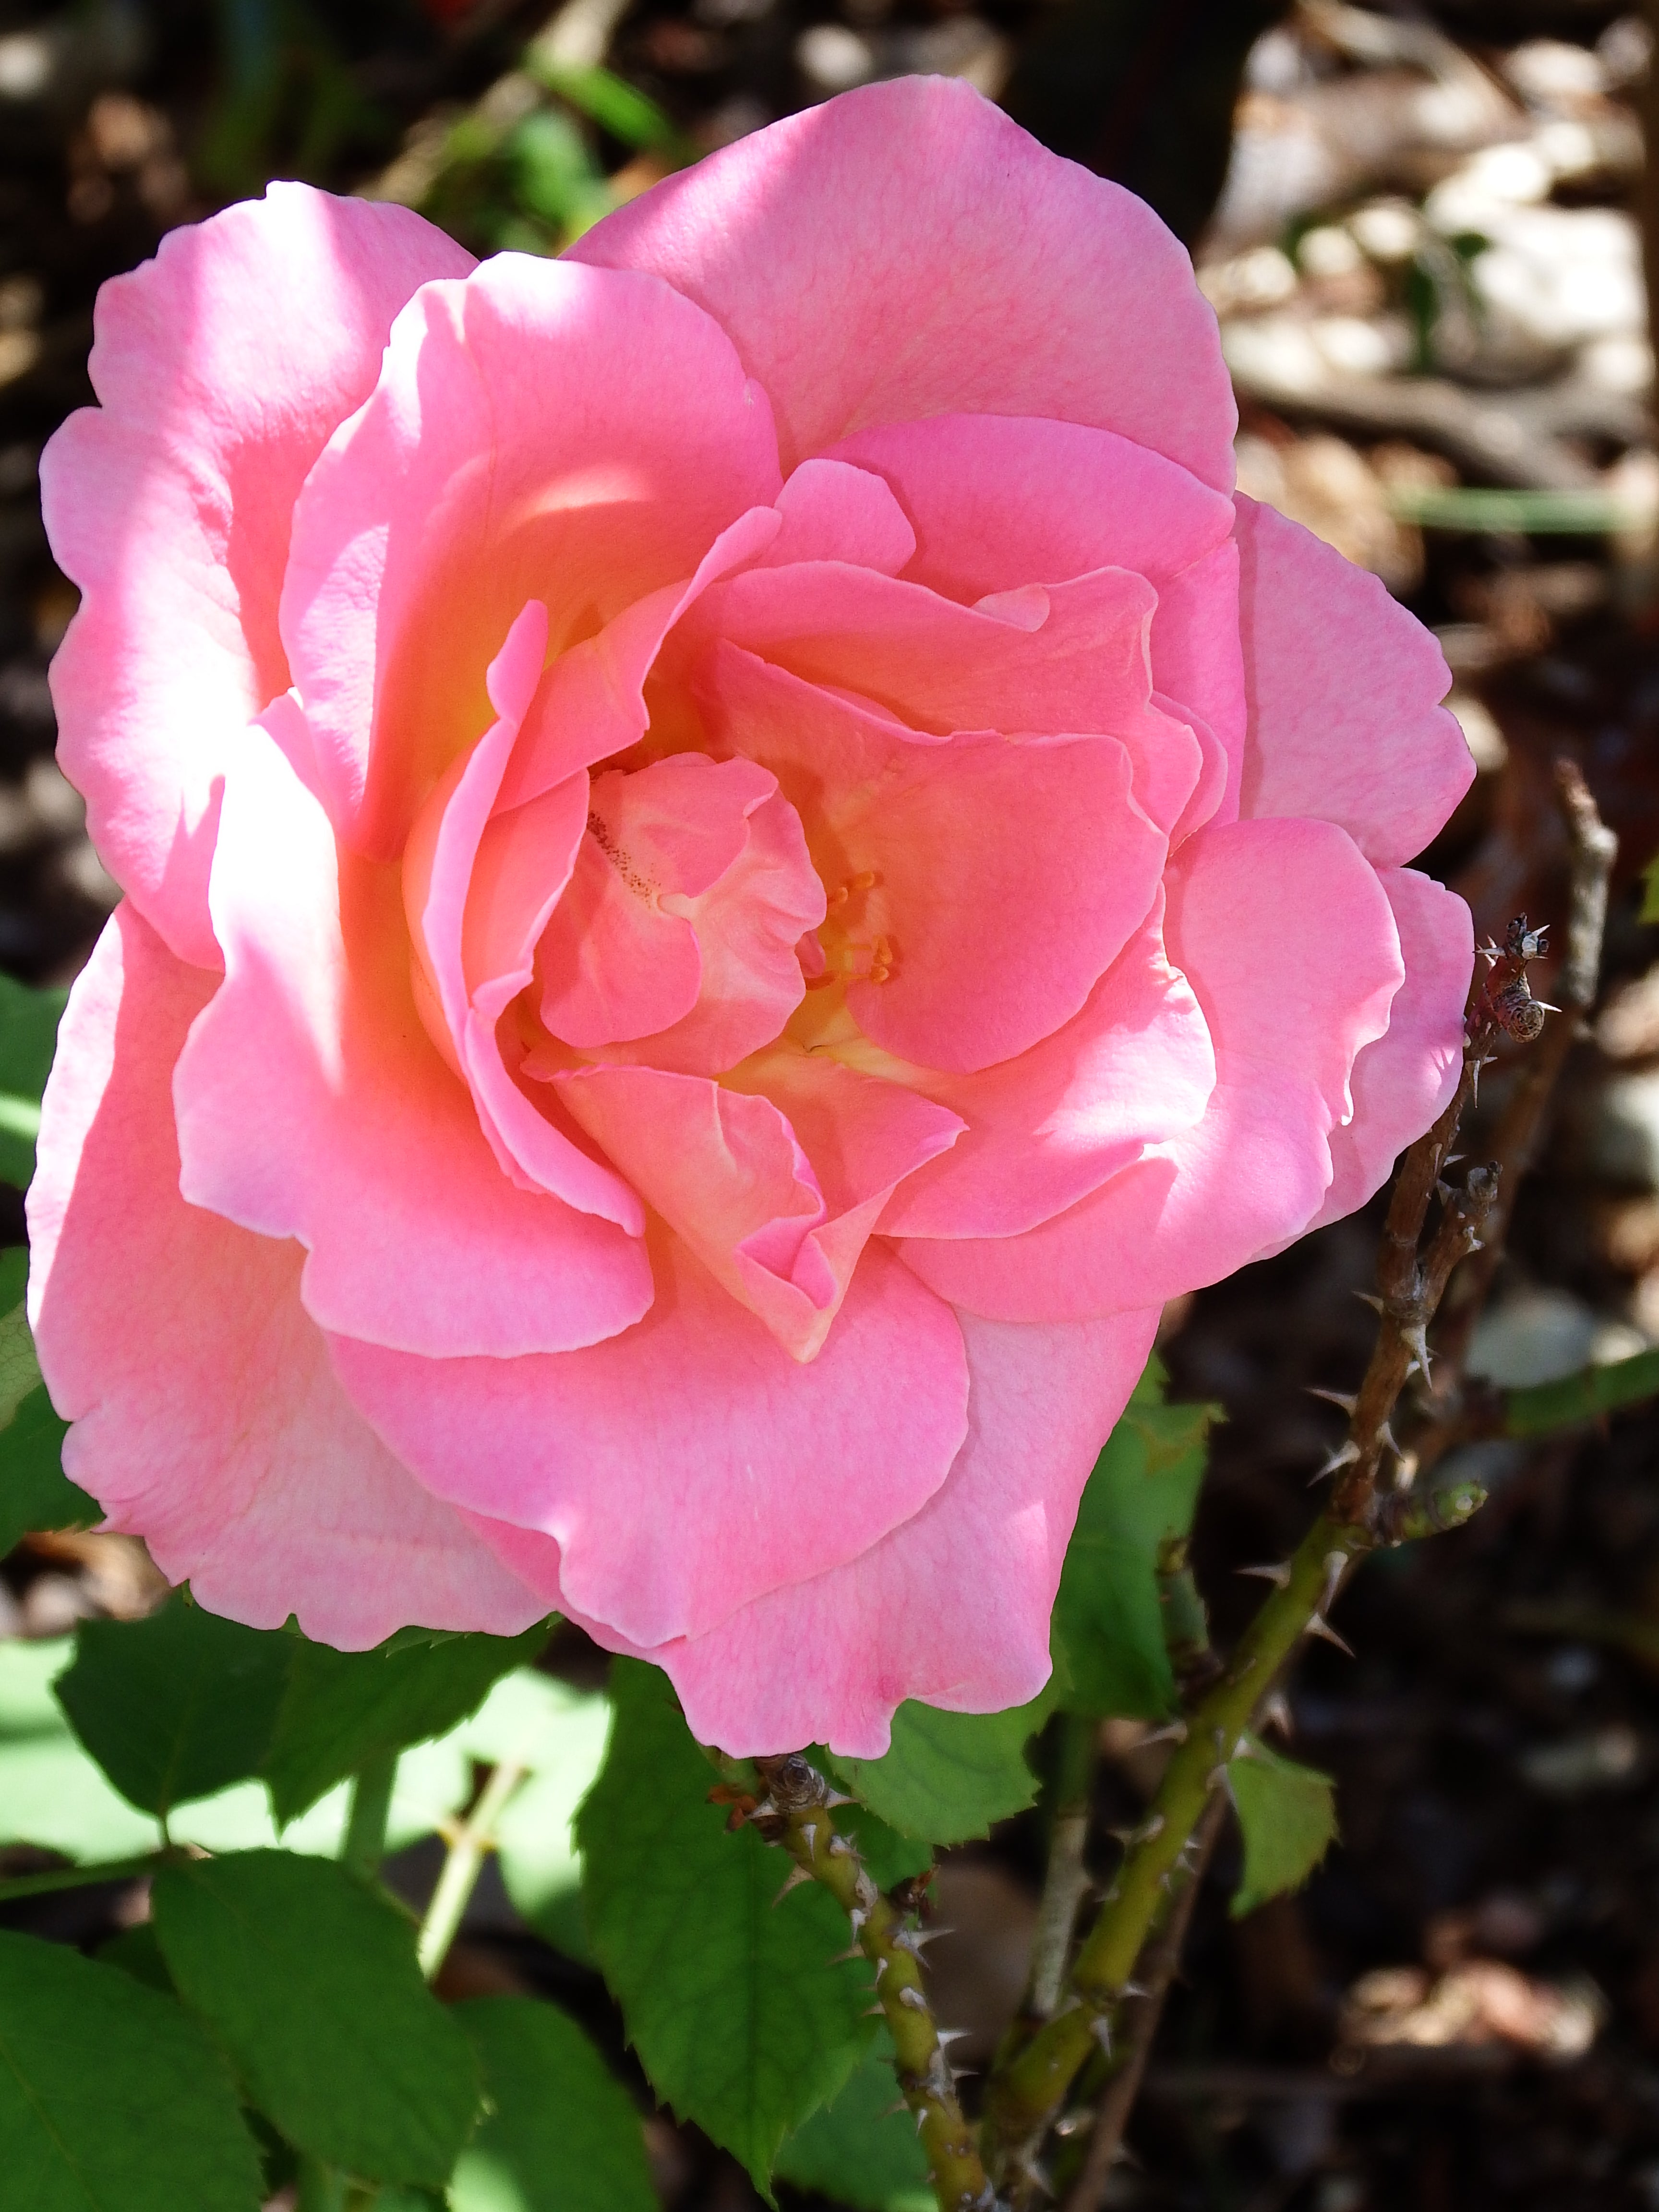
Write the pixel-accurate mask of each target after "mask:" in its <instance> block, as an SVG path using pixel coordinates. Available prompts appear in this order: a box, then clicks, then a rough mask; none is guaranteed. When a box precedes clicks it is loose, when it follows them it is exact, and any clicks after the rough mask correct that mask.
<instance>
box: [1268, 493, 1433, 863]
mask: <svg viewBox="0 0 1659 2212" xmlns="http://www.w3.org/2000/svg"><path fill="white" fill-rule="evenodd" d="M1237 507H1238V544H1239V550H1240V553H1241V556H1242V557H1243V574H1242V576H1241V580H1240V604H1241V610H1242V614H1243V635H1244V682H1245V690H1246V692H1247V694H1248V696H1249V711H1250V726H1249V742H1248V744H1247V747H1246V751H1245V757H1244V775H1243V788H1242V791H1241V794H1240V799H1239V811H1240V813H1241V814H1245V815H1256V816H1261V815H1292V816H1301V817H1310V818H1312V819H1313V820H1315V821H1321V822H1336V823H1340V825H1341V826H1342V828H1343V829H1346V831H1347V832H1348V835H1349V836H1351V837H1352V839H1353V841H1354V842H1355V844H1357V845H1358V848H1359V849H1360V851H1361V852H1362V853H1364V855H1365V857H1366V859H1367V860H1370V861H1372V862H1374V863H1375V865H1376V866H1377V867H1379V868H1392V867H1398V866H1400V865H1401V863H1402V862H1403V861H1406V860H1410V859H1411V858H1412V857H1413V854H1417V853H1420V852H1421V851H1422V849H1423V848H1424V847H1425V845H1426V844H1427V843H1428V842H1429V840H1430V839H1431V837H1432V836H1434V835H1435V834H1436V832H1437V830H1438V829H1441V827H1442V826H1443V823H1445V820H1446V817H1448V816H1449V814H1450V812H1451V811H1452V809H1453V807H1454V806H1455V805H1456V804H1457V802H1458V800H1459V799H1461V798H1462V796H1463V793H1465V792H1466V791H1467V790H1468V787H1469V786H1470V784H1471V783H1473V782H1474V761H1473V760H1471V759H1470V757H1469V749H1468V745H1467V744H1465V743H1464V739H1463V732H1462V730H1461V729H1459V727H1458V726H1457V720H1456V717H1455V715H1453V714H1449V713H1448V712H1447V711H1446V709H1445V708H1443V707H1442V706H1440V705H1439V704H1438V703H1437V702H1438V701H1440V700H1442V699H1443V698H1444V697H1445V696H1446V693H1447V691H1448V690H1449V688H1450V684H1451V677H1450V675H1449V673H1448V671H1447V668H1446V663H1445V659H1444V658H1443V655H1442V653H1441V651H1440V647H1438V645H1437V644H1436V642H1435V641H1434V638H1433V635H1431V632H1430V631H1428V630H1426V629H1424V627H1423V625H1422V623H1419V621H1417V620H1416V618H1415V617H1413V616H1412V615H1409V614H1407V611H1406V610H1405V609H1404V608H1403V607H1401V606H1398V605H1395V601H1394V600H1393V599H1390V598H1389V594H1388V592H1387V590H1386V588H1385V587H1384V586H1383V585H1382V584H1381V583H1379V582H1378V580H1377V579H1376V577H1375V576H1373V575H1370V574H1368V573H1367V572H1366V571H1365V570H1364V568H1355V567H1354V565H1353V563H1352V562H1350V561H1345V560H1344V559H1343V557H1342V556H1341V555H1340V553H1336V552H1334V551H1333V550H1332V549H1331V548H1330V547H1329V546H1328V545H1327V544H1324V543H1323V542H1322V540H1321V539H1319V538H1316V537H1315V536H1314V534H1313V532H1311V531H1309V530H1304V528H1303V527H1302V525H1301V524H1300V523H1299V522H1291V521H1289V520H1286V518H1285V516H1284V515H1282V514H1279V513H1276V512H1275V510H1274V509H1273V508H1272V507H1259V506H1258V505H1257V504H1256V502H1255V501H1254V500H1251V499H1246V498H1244V497H1243V495H1240V497H1239V499H1238V501H1237Z"/></svg>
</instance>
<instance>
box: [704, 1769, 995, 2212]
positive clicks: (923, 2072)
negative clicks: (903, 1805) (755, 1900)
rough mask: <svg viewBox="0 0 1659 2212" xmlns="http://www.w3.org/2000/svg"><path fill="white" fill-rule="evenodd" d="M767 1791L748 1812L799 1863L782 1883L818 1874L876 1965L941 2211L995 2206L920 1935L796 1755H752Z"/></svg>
mask: <svg viewBox="0 0 1659 2212" xmlns="http://www.w3.org/2000/svg"><path fill="white" fill-rule="evenodd" d="M755 1764H756V1766H757V1769H758V1770H759V1772H760V1775H761V1778H762V1780H763V1783H764V1784H765V1786H766V1789H767V1791H768V1793H769V1794H768V1796H766V1798H765V1799H763V1801H762V1802H761V1803H760V1804H759V1805H758V1806H757V1807H756V1808H754V1809H753V1810H752V1811H751V1812H750V1813H749V1814H747V1818H748V1819H749V1820H750V1821H751V1822H752V1823H753V1825H754V1826H756V1827H757V1828H758V1829H759V1830H760V1831H761V1832H762V1834H763V1835H764V1836H766V1837H767V1838H768V1840H769V1841H770V1842H773V1843H777V1844H782V1846H783V1848H784V1849H785V1850H787V1852H788V1854H789V1856H790V1857H791V1858H792V1859H793V1861H794V1863H795V1870H794V1871H793V1873H792V1874H791V1875H790V1877H789V1881H788V1882H787V1883H786V1885H785V1887H786V1888H787V1887H793V1884H794V1883H795V1882H797V1881H807V1880H811V1881H817V1882H821V1883H822V1884H823V1887H825V1888H826V1889H827V1890H828V1891H829V1893H830V1895H831V1896H832V1897H833V1898H834V1899H836V1903H837V1904H838V1905H840V1906H841V1908H842V1911H844V1912H845V1913H846V1915H847V1917H848V1922H849V1923H850V1925H851V1928H852V1931H853V1938H854V1942H855V1943H856V1945H857V1947H858V1948H859V1949H860V1951H861V1952H862V1953H863V1954H864V1956H865V1957H866V1959H867V1960H869V1961H870V1963H871V1965H872V1966H873V1967H874V1968H875V1970H876V1989H875V1993H876V1996H877V1998H878V2001H879V2003H880V2006H881V2009H882V2012H883V2014H884V2016H885V2019H886V2021H887V2027H888V2032H889V2033H890V2035H891V2037H892V2039H893V2052H894V2063H895V2066H896V2070H897V2074H898V2083H899V2087H900V2090H901V2091H902V2093H903V2097H904V2101H905V2103H906V2104H907V2105H908V2106H909V2108H910V2111H911V2112H913V2113H914V2114H915V2122H916V2132H917V2134H918V2135H919V2136H921V2146H922V2148H923V2150H924V2151H925V2152H926V2154H927V2166H928V2173H929V2179H930V2180H931V2182H932V2184H933V2196H934V2199H935V2201H936V2203H938V2205H939V2212H994V2208H995V2205H996V2197H995V2195H994V2191H993V2190H992V2188H991V2185H990V2184H989V2183H988V2182H987V2179H986V2178H985V2168H984V2166H983V2165H982V2164H981V2160H980V2155H979V2151H978V2148H977V2146H976V2145H975V2140H974V2130H973V2129H972V2128H971V2127H970V2126H969V2124H968V2122H967V2121H966V2120H965V2119H964V2118H963V2112H962V2106H961V2105H960V2103H959V2102H958V2101H957V2091H956V2077H955V2075H953V2074H952V2073H951V2067H950V2064H949V2062H948V2061H947V2059H946V2057H945V2046H944V2045H943V2044H942V2043H941V2041H940V2039H939V2029H938V2027H937V2026H936V2024H935V2022H934V2020H933V2012H932V2009H931V2008H930V2007H929V2005H928V2002H927V1996H925V1994H924V1993H923V1990H922V1986H921V1958H920V1955H919V1954H920V1952H921V1945H922V1942H924V1941H925V1940H926V1939H925V1938H924V1937H923V1936H921V1935H920V1934H919V1932H918V1931H917V1930H916V1929H914V1928H912V1927H910V1926H908V1919H909V1917H910V1916H909V1914H908V1911H906V1910H904V1909H903V1908H902V1905H901V1904H900V1903H899V1902H898V1901H897V1900H896V1898H889V1897H884V1896H883V1894H882V1893H881V1891H880V1890H879V1889H878V1887H876V1884H875V1882H874V1881H873V1880H872V1877H871V1875H870V1873H869V1870H868V1869H867V1868H866V1866H865V1864H864V1862H863V1860H862V1858H861V1857H860V1855H859V1851H858V1848H857V1846H856V1844H854V1842H853V1841H852V1839H851V1838H849V1837H847V1836H842V1835H838V1834H837V1833H836V1824H835V1818H834V1810H835V1806H836V1804H846V1803H847V1802H849V1801H848V1799H846V1798H842V1797H836V1796H834V1793H833V1792H832V1791H831V1790H830V1789H829V1784H827V1783H826V1782H825V1780H824V1778H823V1776H822V1775H821V1774H820V1773H819V1772H818V1771H817V1769H816V1767H813V1766H811V1765H809V1764H808V1762H807V1761H806V1760H805V1759H802V1758H799V1757H798V1756H796V1757H791V1758H787V1759H757V1760H756V1762H755Z"/></svg>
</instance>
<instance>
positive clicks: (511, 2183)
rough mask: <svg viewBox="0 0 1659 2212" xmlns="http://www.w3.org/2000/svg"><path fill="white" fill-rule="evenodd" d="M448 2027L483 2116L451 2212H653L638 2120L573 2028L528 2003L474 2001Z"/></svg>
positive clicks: (464, 2156) (458, 2173)
mask: <svg viewBox="0 0 1659 2212" xmlns="http://www.w3.org/2000/svg"><path fill="white" fill-rule="evenodd" d="M455 2018H456V2019H457V2020H458V2021H459V2022H460V2024H461V2027H463V2028H464V2029H465V2033H466V2034H467V2036H468V2038H469V2039H470V2040H471V2045H472V2048H473V2051H474V2052H475V2053H476V2055H477V2060H478V2066H479V2071H480V2072H481V2074H482V2075H483V2085H484V2096H485V2100H486V2109H485V2117H484V2118H483V2121H482V2123H481V2124H480V2125H479V2127H478V2130H477V2133H476V2135H475V2136H473V2138H472V2140H471V2142H470V2143H469V2144H468V2145H467V2147H466V2148H465V2150H464V2151H463V2152H462V2153H461V2157H460V2163H459V2166H457V2167H456V2169H455V2178H454V2179H453V2182H452V2183H451V2184H450V2190H449V2202H450V2205H451V2207H452V2212H656V2208H657V2195H656V2191H655V2190H654V2189H653V2187H652V2185H651V2171H650V2168H649V2166H647V2163H646V2157H645V2141H644V2137H643V2136H642V2134H641V2129H640V2116H639V2114H638V2113H637V2112H635V2109H634V2106H633V2104H632V2102H631V2100H629V2095H628V2093H627V2092H626V2090H624V2089H623V2087H622V2084H621V2083H620V2082H619V2081H617V2080H615V2079H614V2077H613V2076H612V2075H611V2072H610V2070H609V2069H608V2068H607V2067H606V2066H605V2062H604V2060H603V2059H602V2058H601V2057H599V2053H598V2051H595V2050H594V2048H593V2046H592V2044H591V2043H590V2042H589V2041H588V2039H587V2038H586V2036H585V2035H584V2034H583V2033H582V2032H581V2030H580V2028H579V2027H577V2026H576V2024H575V2022H574V2021H571V2020H568V2019H567V2018H566V2017H565V2015H564V2014H563V2013H562V2012H559V2011H556V2009H555V2008H554V2007H553V2006H551V2005H548V2004H540V2003H538V2002H537V2001H536V2000H535V1999H534V1998H533V1997H475V1998H474V1999H472V2000H471V2002H469V2003H466V2004H462V2005H458V2006H457V2007H456V2008H455Z"/></svg>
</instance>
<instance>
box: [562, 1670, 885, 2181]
mask: <svg viewBox="0 0 1659 2212" xmlns="http://www.w3.org/2000/svg"><path fill="white" fill-rule="evenodd" d="M611 1692H612V1696H613V1698H614V1699H615V1702H616V1718H615V1721H614V1723H613V1725H612V1731H611V1745H610V1749H609V1751H608V1753H607V1755H606V1758H605V1768H604V1771H603V1772H602V1773H601V1774H600V1776H599V1781H598V1782H597V1783H596V1784H594V1786H593V1789H592V1792H591V1794H590V1795H589V1796H588V1798H587V1801H586V1804H584V1806H583V1807H582V1809H581V1812H580V1814H579V1816H578V1818H577V1823H576V1832H577V1837H578V1840H579V1842H580V1845H581V1851H582V1865H583V1887H584V1894H585V1899H586V1907H587V1919H588V1927H589V1929H590V1931H591V1933H592V1941H593V1948H594V1950H595V1952H596V1953H597V1954H598V1956H599V1963H600V1965H601V1966H602V1967H603V1968H604V1970H605V1979H606V1981H607V1982H608V1983H609V1984H610V1985H611V1990H612V1991H613V1993H614V1994H615V1995H616V1996H617V1999H618V2000H619V2002H620V2003H621V2005H622V2008H623V2019H624V2021H626V2023H627V2027H628V2033H629V2040H630V2041H631V2042H632V2043H633V2045H634V2047H635V2050H636V2051H638V2053H639V2055H640V2057H641V2060H642V2061H643V2063H644V2065H645V2069H646V2071H647V2074H648V2075H650V2077H651V2080H652V2083H653V2086H654V2087H655V2088H656V2090H657V2093H658V2094H659V2096H660V2097H661V2098H662V2099H663V2100H664V2101H665V2103H667V2104H669V2105H671V2106H673V2108H674V2110H675V2111H676V2112H678V2113H679V2114H680V2115H681V2117H682V2118H685V2119H689V2120H694V2121H695V2122H696V2124H697V2125H698V2126H699V2127H701V2128H702V2130H703V2131H704V2133H705V2134H707V2135H708V2136H712V2137H713V2138H714V2141H715V2142H718V2143H721V2144H723V2145H724V2146H725V2147H726V2148H727V2149H728V2150H730V2151H732V2153H733V2154H734V2155H735V2156H736V2157H738V2159H740V2160H742V2162H743V2163H744V2166H747V2167H748V2169H749V2171H750V2174H751V2175H752V2176H753V2177H754V2179H755V2181H756V2184H757V2186H758V2187H759V2188H761V2189H762V2190H763V2191H764V2190H765V2189H766V2187H767V2184H768V2177H769V2174H770V2172H771V2168H772V2161H773V2159H774V2157H775V2154H776V2151H777V2148H778V2145H779V2143H780V2142H781V2141H782V2139H783V2137H784V2136H785V2135H786V2134H787V2132H788V2131H789V2130H791V2129H793V2128H796V2127H799V2124H800V2123H801V2122H802V2121H803V2120H804V2119H805V2118H806V2116H807V2114H808V2113H809V2112H811V2111H812V2109H813V2108H814V2106H817V2105H818V2104H820V2103H822V2102H823V2100H825V2099H827V2098H829V2097H833V2096H834V2095H835V2094H836V2091H837V2090H839V2088H840V2087H841V2086H842V2082H843V2081H845V2080H846V2079H847V2076H848V2074H849V2073H850V2072H851V2070H852V2069H853V2067H854V2064H855V2063H857V2060H858V2057H859V2055H860V2052H861V2051H863V2049H864V2048H865V2046H866V2044H867V2043H868V2041H869V2039H870V2034H871V2025H870V2022H869V2021H867V2020H865V2019H864V2018H862V2017H861V2015H863V2013H864V2011H865V2009H866V2006H867V2005H868V2004H869V2002H870V1997H869V1973H868V1970H867V1969H866V1968H865V1967H864V1966H861V1965H860V1964H858V1963H855V1962H851V1961H848V1962H847V1963H844V1964H842V1965H832V1964H831V1963H830V1961H831V1959H832V1957H833V1956H834V1954H836V1953H837V1952H840V1951H842V1950H844V1949H845V1948H846V1945H847V1923H846V1921H845V1920H844V1918H843V1917H842V1914H841V1911H840V1910H839V1908H838V1907H837V1906H836V1904H835V1902H834V1900H833V1899H831V1898H830V1896H829V1893H828V1892H827V1891H825V1890H823V1889H820V1888H818V1887H817V1886H816V1885H814V1884H811V1883H809V1884H807V1885H806V1886H805V1887H800V1888H797V1889H793V1890H792V1891H791V1892H790V1893H789V1894H788V1895H787V1897H782V1898H780V1892H781V1889H782V1887H783V1884H784V1881H785V1878H786V1877H787V1874H788V1872H789V1861H788V1859H787V1857H785V1856H784V1854H783V1853H782V1852H781V1851H780V1850H775V1849H772V1848H769V1846H768V1845H767V1844H763V1842H762V1840H761V1838H760V1837H759V1836H758V1834H757V1832H755V1830H754V1829H753V1828H752V1827H744V1828H740V1829H738V1831H737V1832H735V1833H728V1832H727V1831H726V1814H724V1812H723V1811H722V1810H721V1808H720V1807H719V1806H717V1805H711V1804H710V1803H709V1802H708V1792H709V1790H711V1789H712V1788H713V1786H714V1781H715V1775H714V1769H713V1767H712V1766H710V1765H709V1764H708V1761H707V1760H706V1759H704V1758H703V1756H702V1753H701V1752H700V1751H699V1750H698V1748H697V1747H696V1743H695V1742H694V1741H692V1738H691V1735H690V1731H689V1730H688V1729H687V1728H686V1725H685V1723H684V1720H683V1719H682V1718H681V1717H680V1712H679V1708H678V1705H677V1704H676V1703H675V1700H674V1693H673V1691H672V1690H671V1688H670V1686H669V1684H668V1680H667V1678H666V1677H665V1675H663V1674H659V1672H658V1671H657V1669H656V1668H653V1667H647V1666H646V1665H644V1664H642V1663H641V1662H638V1661H635V1660H619V1661H618V1662H617V1664H616V1666H615V1667H614V1668H613V1669H612V1674H611Z"/></svg>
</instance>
